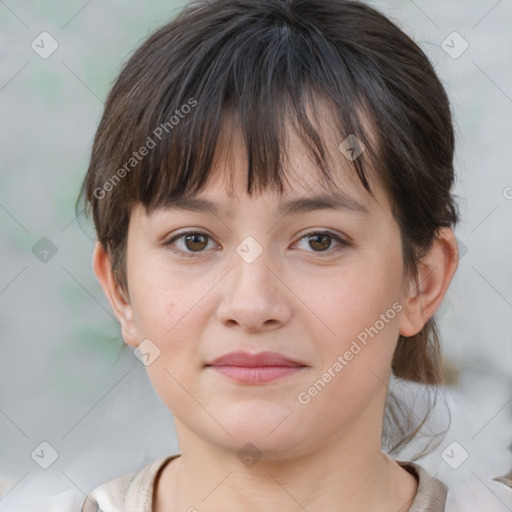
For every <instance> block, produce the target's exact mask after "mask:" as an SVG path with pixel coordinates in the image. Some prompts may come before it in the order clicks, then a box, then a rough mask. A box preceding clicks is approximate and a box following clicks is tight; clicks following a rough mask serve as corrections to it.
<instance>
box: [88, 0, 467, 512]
mask: <svg viewBox="0 0 512 512" xmlns="http://www.w3.org/2000/svg"><path fill="white" fill-rule="evenodd" d="M453 154H454V135H453V127H452V121H451V116H450V107H449V103H448V100H447V97H446V94H445V91H444V89H443V87H442V85H441V83H440V81H439V80H438V78H437V77H436V74H435V72H434V70H433V68H432V66H431V64H430V63H429V61H428V59H427V58H426V56H425V55H424V54H423V52H422V51H421V50H420V48H419V47H418V46H417V45H416V44H415V43H414V42H413V41H412V40H411V39H410V38H409V37H408V36H407V35H405V34H404V33H403V32H402V31H401V30H400V29H399V28H398V27H397V26H396V25H395V24H393V23H392V22H391V21H389V20H388V19H387V18H386V17H385V16H383V15H382V14H380V13H379V12H378V11H376V10H375V9H373V8H371V7H369V6H367V5H365V4H363V3H361V2H356V1H348V0H211V1H199V2H194V3H192V4H190V5H188V6H187V7H186V8H185V9H184V10H183V11H182V12H181V13H180V14H179V15H178V16H177V18H176V19H174V20H173V21H171V22H170V23H168V24H167V25H165V26H164V27H162V28H161V29H159V30H158V31H157V32H156V33H154V34H153V35H151V36H150V37H149V38H148V39H147V40H146V41H145V42H144V43H143V44H142V45H141V47H140V48H139V49H138V50H137V51H136V52H135V53H134V55H133V56H132V57H131V58H130V60H129V61H128V62H127V64H126V65H125V67H124V69H123V70H122V72H121V74H120V76H119V77H118V79H117V81H116V82H115V84H114V86H113V89H112V91H111V93H110V95H109V97H108V100H107V102H106V105H105V111H104V115H103V118H102V120H101V123H100V126H99V128H98V131H97V134H96V137H95V141H94V146H93V149H92V156H91V163H90V167H89V170H88V173H87V176H86V179H85V182H84V186H83V190H82V193H83V197H84V198H85V201H86V204H87V206H88V207H89V209H90V212H91V213H92V216H93V219H94V223H95V227H96V231H97V238H98V239H97V243H96V246H95V250H94V256H93V265H94V270H95V273H96V275H97V277H98V279H99V281H100V283H101V285H102V287H103V289H104V291H105V293H106V295H107V297H108V299H109V301H110V303H111V305H112V308H113V310H114V312H115V314H116V316H117V318H118V319H119V322H120V325H121V330H122V335H123V338H124V340H125V341H126V343H127V344H128V345H129V346H131V347H132V349H133V350H136V353H137V354H138V357H139V358H140V359H141V361H142V362H143V363H144V364H145V365H146V368H147V371H148V374H149V377H150V379H151V381H152V383H153V385H154V387H155V389H156V391H157V392H158V394H159V395H160V397H161V399H162V401H163V402H164V403H165V404H166V405H167V407H168V408H169V409H170V411H171V412H172V413H173V417H174V420H175V426H176V433H177V438H178V443H179V447H180V452H179V453H178V454H174V455H172V456H169V457H164V458H162V459H159V460H156V461H154V462H153V463H151V464H149V465H147V466H145V467H144V468H142V469H141V470H140V471H139V472H137V473H134V474H129V475H125V476H122V477H119V478H118V479H116V480H114V481H111V482H107V483H106V484H104V485H102V486H100V487H99V488H97V489H95V490H94V491H92V492H91V493H90V495H89V496H88V497H87V499H86V500H85V502H84V504H83V508H82V510H83V511H84V512H90V511H98V510H101V511H103V512H114V511H116V512H117V511H121V510H137V511H143V510H144V511H154V512H164V511H165V512H171V511H172V512H174V511H196V510H197V511H199V512H209V511H218V510H222V511H225V512H231V511H235V510H236V511H240V510H247V511H252V512H254V511H268V510H280V511H281V512H291V511H298V510H308V511H316V510H329V511H339V512H355V511H362V510H371V511H372V512H381V511H382V512H384V511H387V512H389V511H396V512H398V511H403V512H405V511H414V512H419V511H422V512H427V511H428V512H434V511H435V512H438V511H443V510H445V506H446V499H447V492H448V489H447V488H446V486H445V485H444V484H443V483H442V482H441V481H439V480H438V479H436V478H433V477H432V476H431V475H429V474H428V473H427V472H426V471H425V470H424V469H423V468H422V467H421V466H419V465H417V464H414V463H411V462H406V461H397V460H395V459H394V458H392V457H391V455H392V454H393V453H394V451H393V450H389V454H388V453H386V450H383V443H384V440H387V441H389V443H388V444H389V446H390V447H391V448H399V447H400V446H403V445H404V444H405V443H406V442H407V441H408V440H410V439H411V438H412V436H413V435H414V431H405V432H404V430H403V428H402V426H401V425H400V424H397V423H396V422H393V421H391V422H390V421H388V420H389V419H390V418H394V419H395V420H396V419H397V418H398V415H397V414H393V413H392V411H391V414H385V412H386V404H387V407H388V411H389V410H390V409H389V407H391V406H392V396H390V393H389V392H388V384H389V380H390V377H391V376H395V377H397V378H398V379H403V380H409V381H414V382H418V383H423V384H427V385H433V386H435V385H439V384H441V383H442V371H441V364H440V361H441V359H440V349H439V342H438V337H437V331H436V325H435V321H434V313H435V311H436V310H437V308H438V307H439V305H440V304H441V302H442V300H443V297H444V295H445V293H446V291H447V289H448V286H449V284H450V281H451V279H452V277H453V275H454V273H455V270H456V267H457V263H458V251H457V244H456V241H455V238H454V235H453V231H452V229H453V228H454V226H455V224H456V222H457V208H456V205H455V202H454V199H453V197H452V195H451V188H452V184H453V181H454V171H453ZM385 418H386V421H384V420H385ZM383 436H385V439H384V437H383Z"/></svg>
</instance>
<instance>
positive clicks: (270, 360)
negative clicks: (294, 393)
mask: <svg viewBox="0 0 512 512" xmlns="http://www.w3.org/2000/svg"><path fill="white" fill-rule="evenodd" d="M206 366H243V367H249V368H250V367H253V368H254V367H260V366H306V365H305V364H303V363H301V362H300V361H296V360H294V359H291V358H289V357H286V356H284V355H283V354H279V353H278V352H258V353H256V354H251V353H250V352H242V351H237V352H230V353H229V354H225V355H223V356H220V357H217V359H214V360H213V361H211V362H210V363H207V364H206Z"/></svg>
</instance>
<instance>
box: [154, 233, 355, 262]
mask: <svg viewBox="0 0 512 512" xmlns="http://www.w3.org/2000/svg"><path fill="white" fill-rule="evenodd" d="M187 235H202V236H205V237H207V238H208V239H210V240H211V236H210V235H208V234H207V233H204V232H202V231H186V232H184V233H179V234H178V235H176V236H174V237H172V238H171V239H170V240H169V241H167V242H165V243H164V245H165V246H167V247H169V248H170V249H171V251H172V252H174V253H176V254H181V255H184V256H185V257H189V258H195V257H198V256H201V255H202V254H203V253H204V252H205V251H199V252H187V251H183V250H181V249H175V248H174V247H173V244H174V242H175V241H176V240H179V239H181V238H184V237H186V236H187ZM313 235H327V236H329V237H330V238H332V239H333V240H335V241H336V242H338V244H339V245H338V246H337V247H336V248H334V249H327V250H326V251H312V252H313V253H314V254H318V255H320V257H323V255H324V254H326V255H327V256H331V255H332V254H338V253H339V252H341V251H342V250H343V249H344V248H345V247H348V246H349V245H350V244H349V243H348V242H346V241H345V240H343V239H342V238H341V237H339V236H338V235H336V234H335V233H332V232H330V231H310V232H309V233H305V234H304V235H302V236H301V237H300V239H299V240H303V239H304V238H308V237H311V236H313Z"/></svg>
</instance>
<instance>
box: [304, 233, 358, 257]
mask: <svg viewBox="0 0 512 512" xmlns="http://www.w3.org/2000/svg"><path fill="white" fill-rule="evenodd" d="M302 240H306V241H307V243H308V245H309V247H311V248H312V249H314V251H313V252H316V253H328V254H333V253H334V254H336V253H338V252H340V251H341V250H343V249H344V248H345V246H347V245H348V243H347V242H345V241H344V240H342V239H341V238H340V237H339V236H338V235H336V234H334V233H331V232H330V231H311V232H310V233H306V234H305V235H304V236H302V237H301V239H300V241H302ZM333 240H334V241H336V242H337V243H338V245H337V246H335V247H334V249H332V250H329V249H330V248H331V246H332V241H333Z"/></svg>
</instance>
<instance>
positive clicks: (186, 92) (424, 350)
mask: <svg viewBox="0 0 512 512" xmlns="http://www.w3.org/2000/svg"><path fill="white" fill-rule="evenodd" d="M320 98H321V99H322V100H323V101H325V102H327V104H328V105H329V106H330V108H331V111H332V113H333V116H334V118H335V120H336V128H337V129H338V130H339V134H340V142H341V141H343V140H344V139H345V138H346V137H347V136H349V135H350V134H356V136H357V138H358V139H359V140H360V141H361V142H362V143H363V144H364V147H365V148H366V150H365V151H364V152H363V153H362V154H361V155H360V156H359V157H358V158H356V159H355V160H353V161H352V162H351V163H352V165H353V168H354V171H355V173H356V174H357V176H358V178H359V179H360V181H361V183H362V184H363V185H364V187H365V189H366V190H367V191H368V192H369V193H370V194H372V195H373V193H372V191H371V188H370V186H369V183H368V179H367V178H368V173H369V172H370V170H372V172H374V174H375V175H376V176H377V178H378V179H379V180H380V182H381V183H382V184H383V185H384V186H385V188H386V190H387V192H388V195H389V197H390V200H391V203H392V208H393V214H394V216H395V219H396V220H397V222H398V224H399V226H400V230H401V237H402V247H403V258H404V266H405V269H406V272H407V273H408V274H409V275H412V276H415V277H416V279H417V272H416V270H417V265H418V261H419V259H420V258H421V257H422V256H423V255H425V254H426V253H427V252H428V250H429V248H430V247H431V245H432V243H433V241H434V239H435V237H436V236H437V232H438V230H439V228H441V227H443V226H446V227H453V226H454V225H455V224H456V222H457V221H458V213H457V207H456V204H455V202H454V199H453V197H452V195H451V187H452V185H453V181H454V171H453V153H454V132H453V126H452V119H451V113H450V106H449V102H448V98H447V96H446V93H445V90H444V88H443V86H442V84H441V83H440V81H439V79H438V77H437V76H436V73H435V71H434V69H433V67H432V65H431V64H430V62H429V60H428V58H427V57H426V56H425V55H424V53H423V52H422V50H421V49H420V48H419V47H418V46H417V44H416V43H415V42H414V41H413V40H412V39H411V38H410V37H408V36H407V35H406V34H405V33H404V32H403V31H402V30H401V29H400V28H398V27H397V25H395V24H394V23H393V22H391V21H390V20H389V19H388V18H386V17H385V16H384V15H382V14H381V13H379V12H378V11H377V10H375V9H373V8H371V7H369V6H367V5H365V4H364V3H362V2H358V1H350V0H209V1H208V0H199V1H195V2H192V3H190V4H189V5H188V6H186V7H185V8H184V9H183V10H182V12H181V13H180V14H179V15H178V16H177V17H176V18H175V19H174V20H172V21H171V22H170V23H168V24H166V25H165V26H163V27H162V28H160V29H159V30H157V31H156V32H155V33H154V34H152V35H151V36H150V37H149V38H148V39H147V40H146V41H145V42H144V43H143V44H142V45H141V46H140V47H139V48H138V49H137V50H136V51H135V53H134V54H133V55H132V57H131V58H130V59H129V60H128V62H127V63H126V64H125V65H124V67H123V69H122V71H121V73H120V75H119V77H118V78H117V80H116V82H115V84H114V86H113V88H112V90H111V92H110V94H109V96H108V99H107V101H106V104H105V110H104V113H103V117H102V119H101V122H100V124H99V127H98V130H97V133H96V136H95V139H94V143H93V147H92V154H91V161H90V166H89V169H88V172H87V175H86V177H85V180H84V183H83V186H82V190H81V192H80V196H79V197H78V200H77V208H78V204H79V201H80V199H81V197H82V196H83V195H84V194H85V201H86V209H87V207H88V208H89V210H90V211H92V215H93V219H94V224H95V228H96V232H97V236H98V239H99V241H100V242H101V244H102V245H103V247H104V248H105V249H106V250H107V251H108V253H109V256H110V259H111V265H112V269H113V272H114V274H115V276H116V280H117V282H118V283H119V284H120V286H121V287H122V289H123V290H124V291H125V292H126V293H127V294H128V295H129V290H128V283H127V280H126V266H125V253H126V239H127V230H128V223H129V218H130V212H131V208H132V207H133V206H134V205H135V204H142V205H143V206H144V207H145V208H146V211H147V212H148V213H150V212H151V211H152V210H153V209H155V208H157V207H161V206H165V205H166V204H168V203H169V202H172V201H173V200H175V199H177V198H180V197H182V196H184V195H187V196H193V195H194V194H196V193H197V192H199V191H200V190H201V188H202V187H203V186H204V185H205V183H206V180H207V178H208V176H209V173H210V170H211V168H212V159H213V156H214V153H215V149H216V146H217V138H218V134H219V130H220V127H221V123H222V121H223V119H224V116H225V115H226V112H227V111H229V112H230V113H231V114H232V115H234V116H235V118H236V120H237V122H238V125H239V129H240V133H241V134H242V135H243V138H244V141H245V144H246V148H247V155H248V182H247V192H248V194H252V191H253V188H257V189H258V190H261V189H265V188H268V187H271V188H272V189H273V190H279V191H282V190H283V181H284V180H285V179H286V176H285V175H284V174H283V171H282V165H281V162H282V158H283V154H284V155H285V154H286V148H285V144H283V140H284V129H285V128H284V127H285V121H287V120H288V119H292V120H293V122H294V126H296V127H297V132H298V133H299V134H300V136H301V138H302V140H303V141H304V144H305V145H306V147H307V148H308V150H309V151H310V154H311V155H312V156H313V158H314V159H315V162H316V163H317V164H318V167H319V169H321V171H322V176H323V177H324V178H325V181H326V182H327V183H332V178H331V177H332V175H333V170H332V168H331V167H330V165H329V163H328V161H327V158H326V151H325V147H324V144H323V142H322V138H321V137H320V136H319V134H318V132H317V131H316V130H315V129H314V127H313V125H312V124H311V122H310V120H309V118H308V116H307V115H306V107H307V106H308V105H314V104H315V102H316V101H318V100H319V99H320ZM368 121H369V122H368ZM370 130H371V133H370ZM143 148H145V150H144V149H143ZM416 282H417V281H416ZM392 370H393V373H394V375H395V376H396V377H399V378H401V379H406V380H409V381H415V382H419V383H422V384H428V385H430V384H432V385H437V384H441V383H442V382H443V375H442V367H441V356H440V347H439V338H438V333H437V329H436V324H435V320H434V318H431V319H430V320H429V321H428V322H427V323H426V325H425V326H424V328H423V329H422V330H421V332H419V333H418V334H417V335H415V336H412V337H411V338H407V339H405V338H403V337H402V336H401V337H400V339H399V341H398V345H397V348H396V352H395V354H394V358H393V363H392ZM391 399H392V400H394V398H393V397H391ZM390 402H391V400H389V401H388V403H390ZM393 411H394V412H393ZM393 411H392V412H389V411H388V418H391V419H392V420H393V421H394V422H395V423H396V422H397V421H398V417H397V415H396V414H397V412H396V411H397V409H396V408H395V409H394V410H393ZM425 419H426V417H425ZM420 426H421V425H420ZM418 428H419V427H414V428H412V429H406V430H407V431H403V430H400V429H398V430H399V432H400V433H401V435H400V439H399V440H398V441H397V442H392V441H391V442H390V447H391V451H394V450H396V449H397V448H399V447H400V446H402V445H404V443H406V442H407V441H408V440H409V439H411V438H412V437H413V436H414V434H415V433H416V432H417V429H418Z"/></svg>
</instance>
